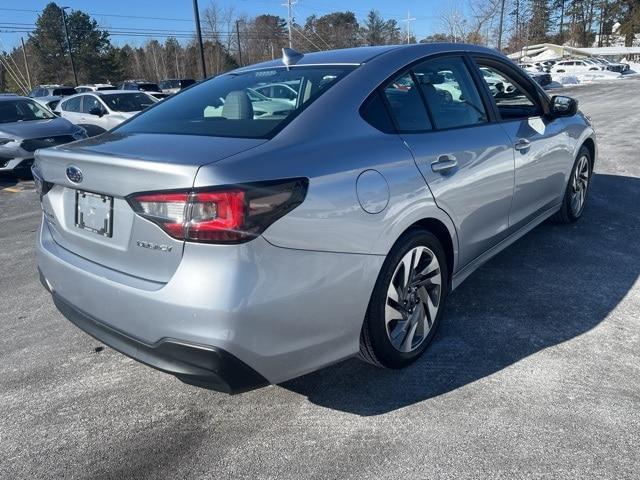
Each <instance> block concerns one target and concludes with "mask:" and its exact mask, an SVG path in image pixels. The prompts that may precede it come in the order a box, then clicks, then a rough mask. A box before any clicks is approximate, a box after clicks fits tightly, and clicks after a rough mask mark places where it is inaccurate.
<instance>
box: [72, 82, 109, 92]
mask: <svg viewBox="0 0 640 480" xmlns="http://www.w3.org/2000/svg"><path fill="white" fill-rule="evenodd" d="M117 89H118V87H115V86H113V85H111V84H110V83H93V84H89V85H79V86H77V87H76V92H78V93H85V92H101V91H104V90H117Z"/></svg>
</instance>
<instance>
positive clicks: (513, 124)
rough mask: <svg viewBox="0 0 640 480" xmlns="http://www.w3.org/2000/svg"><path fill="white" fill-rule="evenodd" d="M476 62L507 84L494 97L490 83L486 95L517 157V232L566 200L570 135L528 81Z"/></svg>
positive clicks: (512, 217) (512, 220) (513, 219)
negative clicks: (551, 117) (562, 199)
mask: <svg viewBox="0 0 640 480" xmlns="http://www.w3.org/2000/svg"><path fill="white" fill-rule="evenodd" d="M475 61H476V62H477V63H478V65H479V66H480V68H481V69H482V70H488V71H490V73H491V76H492V77H495V78H499V79H501V80H502V82H504V85H505V88H503V89H501V90H500V91H499V92H498V93H495V92H494V91H493V89H490V88H489V85H488V84H487V95H491V98H492V103H493V107H494V108H495V109H496V115H497V116H498V119H499V122H500V126H501V127H502V128H503V129H504V131H505V132H506V133H507V135H508V136H509V142H510V144H511V147H512V149H513V154H514V155H515V191H514V194H513V203H512V206H511V211H510V214H509V224H510V226H511V227H513V228H518V227H519V226H521V225H522V224H523V223H526V222H527V221H529V220H531V219H533V218H534V217H536V216H537V215H539V214H541V213H543V212H544V211H546V210H548V209H549V208H552V207H554V206H555V205H557V204H558V203H559V202H560V201H561V197H562V194H563V193H564V186H565V184H566V178H565V173H564V172H566V171H567V168H568V166H569V167H570V164H571V162H572V160H571V154H570V152H569V151H568V148H567V145H569V142H568V138H567V133H566V131H565V128H564V122H563V120H562V119H561V118H556V119H550V118H549V117H548V116H546V115H545V105H544V104H543V101H544V99H543V98H542V96H541V94H540V93H539V91H538V88H537V87H536V85H535V83H533V82H532V81H531V80H530V79H529V77H527V76H525V75H522V74H521V73H520V72H519V71H518V70H517V69H516V68H512V67H511V66H510V65H507V64H506V63H504V62H500V61H499V60H496V59H494V58H483V57H481V56H477V57H475ZM492 92H493V93H492Z"/></svg>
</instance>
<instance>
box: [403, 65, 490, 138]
mask: <svg viewBox="0 0 640 480" xmlns="http://www.w3.org/2000/svg"><path fill="white" fill-rule="evenodd" d="M414 74H415V76H416V79H417V81H418V83H419V86H420V90H421V91H422V94H423V96H424V99H425V101H426V102H427V107H428V108H429V111H430V112H431V117H432V119H433V123H434V124H435V127H436V128H438V129H447V128H458V127H468V126H473V125H477V124H481V123H486V122H487V121H488V119H487V114H486V112H485V109H484V105H483V104H482V101H481V100H480V94H479V93H478V91H477V89H476V87H475V84H474V83H473V79H472V78H471V75H470V74H469V71H468V70H467V67H466V65H465V63H464V61H463V60H462V58H460V57H450V58H436V59H433V60H427V61H426V62H423V63H421V64H419V65H417V66H416V67H415V68H414Z"/></svg>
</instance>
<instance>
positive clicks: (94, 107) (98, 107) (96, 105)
mask: <svg viewBox="0 0 640 480" xmlns="http://www.w3.org/2000/svg"><path fill="white" fill-rule="evenodd" d="M82 111H83V113H90V114H93V113H92V112H96V111H102V104H101V103H100V100H98V99H97V98H96V97H94V96H93V95H85V96H84V101H83V102H82Z"/></svg>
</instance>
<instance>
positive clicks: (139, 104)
mask: <svg viewBox="0 0 640 480" xmlns="http://www.w3.org/2000/svg"><path fill="white" fill-rule="evenodd" d="M100 98H101V99H102V101H103V102H104V103H106V104H107V106H108V107H109V108H110V109H111V110H113V111H114V112H139V111H140V110H144V109H145V108H147V107H150V106H151V105H153V104H154V103H156V100H154V99H153V98H152V97H151V96H150V95H147V94H146V93H142V92H140V93H137V92H131V93H112V94H109V95H102V96H101V97H100Z"/></svg>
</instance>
